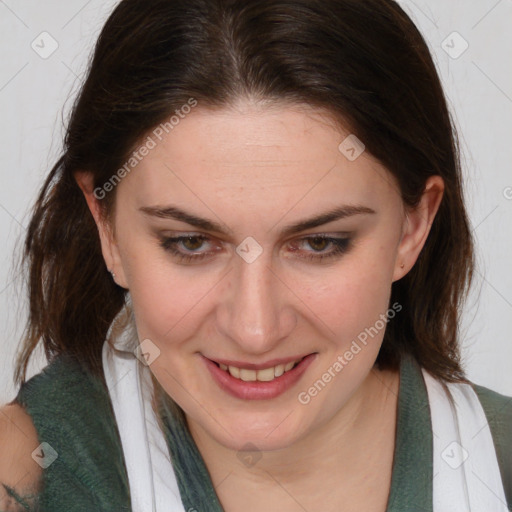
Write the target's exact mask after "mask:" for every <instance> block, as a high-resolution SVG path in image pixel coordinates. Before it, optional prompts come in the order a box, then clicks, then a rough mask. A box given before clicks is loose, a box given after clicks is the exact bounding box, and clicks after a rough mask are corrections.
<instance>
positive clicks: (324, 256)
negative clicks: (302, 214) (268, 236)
mask: <svg viewBox="0 0 512 512" xmlns="http://www.w3.org/2000/svg"><path fill="white" fill-rule="evenodd" d="M190 239H192V240H197V241H199V240H201V241H208V240H209V238H208V237H207V236H204V235H186V236H178V237H170V238H169V237H163V238H160V246H161V247H162V248H163V249H164V250H165V251H167V252H170V253H171V254H172V255H173V256H174V257H176V258H177V259H178V261H179V262H180V263H191V262H194V263H195V262H198V261H201V260H203V259H204V258H207V257H209V256H210V255H211V254H212V252H209V253H208V252H203V253H200V254H190V253H189V254H187V253H183V252H182V251H180V250H178V249H177V248H176V246H177V245H178V244H179V243H181V242H183V241H186V240H190ZM311 240H320V241H325V242H327V243H328V244H331V245H332V246H333V249H332V250H331V251H330V252H328V253H317V254H314V253H313V254H310V255H309V256H299V257H300V258H301V259H305V260H308V261H317V262H323V261H325V260H330V259H333V258H336V257H341V256H342V255H343V254H345V253H346V252H348V251H349V249H350V247H351V240H350V238H336V237H328V236H325V235H314V236H307V237H303V238H301V239H299V241H301V242H302V241H306V242H307V241H311Z"/></svg>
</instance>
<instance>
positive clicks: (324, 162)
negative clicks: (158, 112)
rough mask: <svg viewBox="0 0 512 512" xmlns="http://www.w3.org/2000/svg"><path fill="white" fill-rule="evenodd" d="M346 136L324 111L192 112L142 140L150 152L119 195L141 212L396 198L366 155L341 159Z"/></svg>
mask: <svg viewBox="0 0 512 512" xmlns="http://www.w3.org/2000/svg"><path fill="white" fill-rule="evenodd" d="M349 136H350V137H353V135H351V133H350V131H349V130H348V129H345V128H343V127H341V126H339V124H336V123H335V122H334V120H333V118H332V117H330V116H329V115H328V114H327V113H326V112H325V111H322V110H319V109H314V108H312V107H309V106H305V105H276V104H273V105H259V104H254V103H249V102H245V103H239V104H237V105H236V106H235V107H230V108H223V109H211V108H204V107H201V105H198V106H196V107H195V108H194V109H191V111H190V112H189V113H188V114H186V115H185V114H182V116H180V117H178V116H176V117H175V118H173V124H170V123H169V124H167V125H166V124H164V123H163V124H162V125H160V126H159V127H155V129H154V130H152V131H150V132H149V133H148V134H147V135H146V137H147V138H146V139H144V140H143V141H142V144H143V145H144V144H146V145H147V146H148V147H151V149H150V150H149V151H148V152H147V154H146V156H144V157H143V158H142V159H141V160H140V162H139V163H138V164H137V166H136V168H135V169H134V172H131V173H130V174H129V176H127V179H126V180H124V181H126V183H123V187H125V188H128V189H130V191H131V193H132V194H134V195H135V196H136V202H137V203H139V205H142V203H144V204H147V202H148V201H150V202H152V203H153V204H165V203H166V202H168V200H169V199H170V198H172V199H176V198H178V197H179V198H183V197H190V198H192V196H194V195H195V196H196V201H197V199H198V198H200V197H203V198H204V197H211V198H216V199H219V200H226V199H228V198H229V200H230V201H231V202H232V203H237V202H241V203H243V204H246V205H250V204H253V205H254V206H258V207H261V206H262V205H263V204H265V205H266V207H267V208H268V207H269V206H273V205H274V206H275V205H277V204H280V205H282V206H289V205H290V204H292V203H293V202H294V201H295V202H297V201H299V200H300V198H301V197H303V198H304V197H305V196H306V195H308V196H309V197H308V198H305V199H303V200H302V201H301V202H302V203H304V204H307V203H308V200H310V201H314V200H315V199H316V200H318V199H319V198H321V197H323V200H324V201H328V200H329V196H332V200H333V201H334V200H336V196H337V197H338V198H339V199H341V198H340V194H341V195H342V196H343V197H344V198H346V199H347V200H350V199H351V198H353V199H354V201H356V200H357V201H364V200H371V199H372V198H377V196H380V197H381V199H382V198H385V197H386V195H388V194H396V185H395V183H394V180H393V179H392V177H391V175H390V173H389V172H388V171H387V170H386V169H385V168H384V167H383V166H381V165H380V164H379V162H378V161H377V160H375V159H374V158H373V157H372V156H371V155H369V154H368V152H366V151H363V152H362V153H361V155H360V156H359V157H357V158H356V159H355V160H354V159H350V158H348V157H347V153H346V152H345V151H344V146H343V144H342V143H343V141H345V140H346V139H347V137H349ZM350 137H349V139H348V140H349V141H351V140H352V139H351V138H350ZM340 144H342V149H341V150H340ZM357 149H358V148H356V150H357ZM359 149H360V148H359ZM349 155H350V154H349ZM270 197H273V198H274V200H275V202H274V203H273V204H270V203H269V199H270Z"/></svg>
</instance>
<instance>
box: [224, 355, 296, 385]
mask: <svg viewBox="0 0 512 512" xmlns="http://www.w3.org/2000/svg"><path fill="white" fill-rule="evenodd" d="M299 362H300V360H299V361H292V362H290V363H286V364H278V365H277V366H271V367H270V368H263V369H262V370H248V369H247V368H237V367H236V366H226V365H225V364H222V363H219V366H220V368H221V369H222V370H224V371H228V372H229V374H230V375H231V376H232V377H235V379H240V380H243V381H245V382H254V381H259V382H270V381H271V380H274V379H275V378H276V377H281V375H283V373H285V372H288V371H290V370H291V369H292V368H293V367H294V366H295V365H296V364H297V363H299Z"/></svg>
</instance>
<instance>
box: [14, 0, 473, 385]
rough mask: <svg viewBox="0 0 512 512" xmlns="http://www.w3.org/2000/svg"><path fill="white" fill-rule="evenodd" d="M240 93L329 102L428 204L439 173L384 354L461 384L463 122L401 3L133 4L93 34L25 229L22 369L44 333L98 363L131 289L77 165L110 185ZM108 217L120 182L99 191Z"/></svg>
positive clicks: (187, 0) (468, 249)
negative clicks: (110, 255)
mask: <svg viewBox="0 0 512 512" xmlns="http://www.w3.org/2000/svg"><path fill="white" fill-rule="evenodd" d="M243 97H253V98H259V99H270V100H277V101H291V102H296V103H301V104H309V105H312V106H315V107H320V108H324V109H327V110H328V111H329V112H331V113H332V114H333V115H334V116H335V117H336V118H337V119H339V120H340V121H341V122H342V123H343V125H344V126H346V127H350V130H351V133H354V134H356V136H357V137H358V138H359V139H361V140H362V141H363V142H364V144H365V146H366V149H367V151H369V152H370V153H371V154H372V155H373V156H374V157H376V158H377V159H378V160H379V161H380V162H381V163H382V164H383V165H384V166H386V168H387V169H388V170H389V171H390V172H391V173H392V174H393V175H394V176H395V177H396V179H397V181H398V183H399V186H400V190H401V194H402V197H403V201H404V204H405V205H406V206H408V207H414V206H415V205H417V203H418V201H419V199H420V197H421V195H422V192H423V191H424V187H425V182H426V180H427V178H428V177H429V176H431V175H440V176H441V177H442V178H443V180H444V182H445V193H444V197H443V200H442V202H441V205H440V209H439V211H438V214H437V216H436V218H435V220H434V223H433V225H432V229H431V232H430V235H429V237H428V239H427V241H426V244H425V246H424V248H423V250H422V252H421V253H420V256H419V258H418V260H417V262H416V264H415V266H414V267H413V268H412V269H411V271H410V272H409V273H408V274H407V275H406V276H405V277H403V278H402V279H401V280H399V281H397V282H395V283H393V285H392V296H391V303H394V302H399V303H400V304H401V305H402V306H403V310H402V311H401V312H400V314H398V315H396V317H395V318H394V319H393V320H392V321H390V322H389V324H388V326H387V329H386V332H385V337H384V342H383V345H382V348H381V351H380V353H379V355H378V359H377V362H378V364H379V366H380V367H382V368H396V367H397V365H398V363H399V361H400V359H401V356H402V355H403V354H404V353H410V354H412V355H413V356H414V357H415V359H416V360H417V361H418V363H419V364H420V365H421V366H423V367H424V368H426V369H427V370H428V371H430V372H431V373H432V374H433V375H435V376H437V377H439V378H444V379H446V380H448V381H454V380H455V381H456V380H463V379H464V372H463V370H462V368H461V365H460V349H459V343H458V337H459V327H458V326H459V315H460V307H461V305H462V302H463V300H464V299H465V297H466V294H467V291H468V288H469V285H470V283H471V278H472V272H473V243H472V239H471V233H470V230H469V223H468V218H467V214H466V211H465V207H464V203H463V197H462V184H461V171H460V162H459V150H458V144H457V140H456V131H455V127H454V126H453V124H452V120H451V117H450V114H449V111H448V108H447V104H446V100H445V97H444V94H443V90H442V87H441V84H440V80H439V77H438V74H437V71H436V68H435V65H434V63H433V61H432V57H431V55H430V53H429V51H428V48H427V45H426V43H425V41H424V39H423V37H422V36H421V34H420V33H419V31H418V30H417V28H416V27H415V25H414V24H413V22H412V21H411V19H410V18H409V17H408V16H407V15H406V14H405V13H404V11H403V10H402V9H401V7H400V6H399V5H398V4H397V3H395V2H394V1H392V0H365V1H364V2H363V1H361V0H275V1H272V2H268V1H263V0H172V1H170V0H150V1H148V0H123V1H122V2H121V3H120V4H119V5H118V6H117V7H116V9H115V10H114V12H113V13H112V14H111V16H110V17H109V19H108V21H107V22H106V24H105V26H104V28H103V30H102V32H101V34H100V36H99V39H98V41H97V44H96V47H95V51H94V54H93V57H92V60H91V62H90V64H89V69H88V74H87V78H86V80H85V82H84V84H83V86H82V89H81V91H80V93H79V95H78V98H77V100H76V102H75V104H74V106H73V110H72V114H71V117H70V119H69V124H68V127H67V132H66V136H65V141H64V151H63V155H62V157H61V158H60V159H59V160H58V162H57V163H56V164H55V166H54V167H53V169H52V170H51V172H50V174H49V176H48V178H47V179H46V181H45V183H44V185H43V187H42V189H41V191H40V194H39V197H38V199H37V202H36V204H35V206H34V211H33V214H32V218H31V221H30V225H29V228H28V231H27V235H26V239H25V246H24V255H23V263H24V264H25V265H26V266H27V268H28V274H27V275H28V291H29V300H30V303H29V318H28V321H27V325H26V330H25V333H24V338H25V339H24V346H23V348H22V351H21V352H20V354H19V359H18V364H17V371H16V379H17V381H19V382H22V381H23V380H24V379H25V375H26V368H27V362H28V360H29V358H30V355H31V353H32V352H33V350H34V348H35V347H36V345H37V344H38V342H39V341H42V343H43V345H44V348H45V352H46V355H47V357H48V358H49V359H50V360H51V359H52V358H53V357H55V356H56V355H58V354H62V353H67V354H70V355H72V356H76V357H77V358H79V359H80V360H81V361H83V362H85V363H86V364H87V365H88V367H89V368H90V369H91V371H93V372H95V373H97V374H100V373H101V347H102V344H103V342H104V339H105V335H106V332H107V329H108V327H109V325H110V323H111V322H112V320H113V318H114V316H115V315H116V313H118V311H119V310H120V309H121V307H122V305H123V303H124V300H125V293H126V291H125V290H123V289H122V288H120V287H118V286H117V285H116V284H115V283H114V282H113V281H112V279H111V277H110V275H109V274H108V271H107V269H106V267H105V263H104V260H103V257H102V253H101V249H100V243H99V236H98V232H97V227H96V225H95V222H94V220H93V217H92V215H91V213H90V211H89V209H88V206H87V203H86V201H85V198H84V196H83V194H82V192H81V190H80V188H79V187H78V185H77V183H76V181H75V178H74V175H73V173H74V172H76V171H83V170H86V171H88V172H90V173H91V174H92V176H93V181H94V186H95V187H101V186H103V185H104V184H105V183H106V182H107V181H108V180H109V179H110V178H111V177H112V175H113V174H114V173H115V171H116V170H117V169H119V168H120V167H121V166H122V165H123V163H124V162H125V161H126V159H127V158H128V157H129V155H130V154H131V152H132V151H133V148H135V147H136V144H137V142H138V141H140V140H142V137H143V136H144V135H146V134H147V133H148V132H149V131H150V130H151V129H153V128H154V127H156V126H158V125H159V124H160V123H161V122H163V121H164V120H165V119H167V118H168V117H169V116H170V115H172V113H173V112H174V111H175V110H176V109H179V108H180V107H181V106H182V105H184V104H186V103H187V101H188V100H189V99H190V98H195V99H196V100H197V101H198V103H199V105H201V104H202V105H206V106H211V107H223V106H228V105H230V104H231V103H233V102H234V101H235V100H237V99H239V98H243ZM101 206H102V212H103V213H104V215H105V218H106V219H109V218H111V215H112V212H113V208H114V206H115V192H111V193H108V194H107V195H106V196H105V198H104V199H102V200H101Z"/></svg>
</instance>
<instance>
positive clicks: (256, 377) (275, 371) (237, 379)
mask: <svg viewBox="0 0 512 512" xmlns="http://www.w3.org/2000/svg"><path fill="white" fill-rule="evenodd" d="M315 357H316V353H312V354H309V355H306V356H298V357H295V358H293V359H288V360H274V361H269V362H267V363H264V364H263V365H256V364H249V363H242V362H238V361H227V360H223V361H220V360H217V361H213V360H211V359H208V358H206V357H205V356H202V359H203V361H204V362H205V364H206V366H207V368H208V370H209V372H210V375H211V376H212V377H213V380H214V381H215V382H216V383H217V385H218V386H219V387H220V389H221V390H223V391H225V392H227V393H228V394H229V395H231V396H234V397H236V398H241V399H243V400H264V399H270V398H275V397H277V396H279V395H281V394H283V393H284V392H285V391H287V390H289V389H290V388H291V387H293V386H294V385H295V384H296V383H297V381H298V380H299V379H300V378H301V376H302V375H303V374H304V372H305V371H306V369H307V367H308V366H309V365H310V363H311V362H312V361H313V360H314V358H315Z"/></svg>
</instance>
